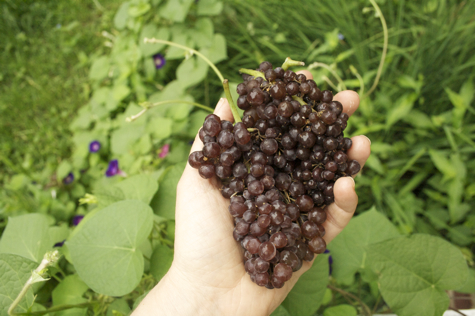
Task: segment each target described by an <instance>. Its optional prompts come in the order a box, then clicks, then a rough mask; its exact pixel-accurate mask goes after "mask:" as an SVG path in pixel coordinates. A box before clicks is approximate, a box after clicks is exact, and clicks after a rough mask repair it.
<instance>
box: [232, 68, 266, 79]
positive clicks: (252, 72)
mask: <svg viewBox="0 0 475 316" xmlns="http://www.w3.org/2000/svg"><path fill="white" fill-rule="evenodd" d="M239 72H240V73H242V74H247V75H251V76H253V77H256V78H258V77H261V78H263V79H266V76H265V75H264V74H263V73H262V72H260V71H258V70H252V69H246V68H241V69H239Z"/></svg>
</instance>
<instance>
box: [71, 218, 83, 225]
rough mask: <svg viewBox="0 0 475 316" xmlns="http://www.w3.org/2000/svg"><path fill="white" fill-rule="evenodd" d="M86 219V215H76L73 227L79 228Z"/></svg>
mask: <svg viewBox="0 0 475 316" xmlns="http://www.w3.org/2000/svg"><path fill="white" fill-rule="evenodd" d="M83 218H84V215H76V216H74V217H73V225H74V226H78V225H79V223H80V222H81V221H82V219H83Z"/></svg>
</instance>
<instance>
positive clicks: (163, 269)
mask: <svg viewBox="0 0 475 316" xmlns="http://www.w3.org/2000/svg"><path fill="white" fill-rule="evenodd" d="M172 261H173V250H172V249H170V248H169V247H167V246H165V245H158V246H157V247H155V250H154V251H153V254H152V258H150V273H152V275H153V277H154V278H155V279H156V280H157V281H160V280H161V279H162V278H163V276H164V275H165V274H166V273H167V272H168V270H169V269H170V267H171V266H172Z"/></svg>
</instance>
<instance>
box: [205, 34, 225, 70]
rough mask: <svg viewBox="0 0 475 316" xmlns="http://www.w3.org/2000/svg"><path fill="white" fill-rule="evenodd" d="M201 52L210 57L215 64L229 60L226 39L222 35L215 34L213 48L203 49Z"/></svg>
mask: <svg viewBox="0 0 475 316" xmlns="http://www.w3.org/2000/svg"><path fill="white" fill-rule="evenodd" d="M200 52H201V53H202V54H203V55H205V56H206V57H208V59H209V60H210V61H211V62H212V63H213V64H217V63H219V62H220V61H223V60H225V59H226V58H228V54H227V47H226V38H225V37H224V36H223V35H221V34H215V35H214V37H213V42H212V44H211V46H209V47H205V48H203V49H201V51H200Z"/></svg>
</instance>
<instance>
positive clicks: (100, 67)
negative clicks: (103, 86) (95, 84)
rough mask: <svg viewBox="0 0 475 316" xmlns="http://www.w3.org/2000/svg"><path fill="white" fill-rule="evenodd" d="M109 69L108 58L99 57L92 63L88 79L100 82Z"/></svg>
mask: <svg viewBox="0 0 475 316" xmlns="http://www.w3.org/2000/svg"><path fill="white" fill-rule="evenodd" d="M109 68H110V64H109V58H107V57H105V56H102V57H99V58H97V59H96V60H95V61H94V62H93V63H92V66H91V69H90V70H89V78H90V79H92V80H97V81H99V80H102V79H104V78H105V77H107V74H108V73H109Z"/></svg>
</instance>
